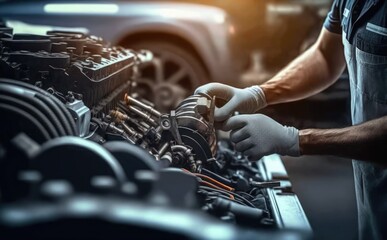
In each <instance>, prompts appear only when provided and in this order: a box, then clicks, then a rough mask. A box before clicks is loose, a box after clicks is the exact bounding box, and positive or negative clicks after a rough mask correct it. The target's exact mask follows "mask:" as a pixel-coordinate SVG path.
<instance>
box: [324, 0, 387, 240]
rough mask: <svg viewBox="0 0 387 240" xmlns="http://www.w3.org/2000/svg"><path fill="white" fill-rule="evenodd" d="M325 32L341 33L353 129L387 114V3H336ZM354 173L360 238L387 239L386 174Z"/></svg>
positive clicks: (375, 169)
mask: <svg viewBox="0 0 387 240" xmlns="http://www.w3.org/2000/svg"><path fill="white" fill-rule="evenodd" d="M324 27H325V28H326V29H327V30H328V31H330V32H333V33H337V34H342V41H343V45H344V54H345V59H346V62H347V68H348V73H349V80H350V86H351V87H350V89H351V115H352V124H354V125H355V124H359V123H362V122H365V121H368V120H371V119H375V118H379V117H382V116H385V115H387V1H383V0H348V1H346V0H342V1H340V0H337V1H334V3H333V6H332V9H331V11H330V12H329V14H328V16H327V18H326V20H325V23H324ZM386 147H387V143H386ZM382 158H384V161H387V159H386V156H382ZM353 171H354V177H355V188H356V198H357V208H358V217H359V239H387V169H385V168H383V167H380V166H378V165H376V164H372V163H367V162H364V161H363V162H362V161H357V160H353Z"/></svg>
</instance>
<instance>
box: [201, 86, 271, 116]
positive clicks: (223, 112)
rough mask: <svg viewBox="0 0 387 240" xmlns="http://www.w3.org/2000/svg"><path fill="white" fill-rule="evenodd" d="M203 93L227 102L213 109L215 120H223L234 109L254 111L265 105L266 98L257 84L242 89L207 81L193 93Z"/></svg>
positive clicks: (246, 111) (241, 111)
mask: <svg viewBox="0 0 387 240" xmlns="http://www.w3.org/2000/svg"><path fill="white" fill-rule="evenodd" d="M198 93H205V94H208V95H210V96H211V97H212V96H216V98H220V99H223V100H226V101H227V103H226V104H225V105H224V106H223V107H221V108H216V109H215V116H214V117H215V121H218V122H220V121H224V120H226V119H227V118H229V117H230V116H231V115H232V114H233V113H234V112H235V111H238V112H240V113H255V112H256V111H258V110H259V109H261V108H264V107H266V105H267V103H266V98H265V94H264V93H263V91H262V89H261V88H260V87H259V86H252V87H248V88H244V89H240V88H235V87H231V86H228V85H225V84H221V83H208V84H206V85H203V86H201V87H199V88H197V89H196V91H195V94H198Z"/></svg>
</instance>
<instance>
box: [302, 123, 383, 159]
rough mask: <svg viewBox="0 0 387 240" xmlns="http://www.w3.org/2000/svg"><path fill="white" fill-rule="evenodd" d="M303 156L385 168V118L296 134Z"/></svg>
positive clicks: (307, 130) (306, 130) (305, 130)
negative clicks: (361, 162)
mask: <svg viewBox="0 0 387 240" xmlns="http://www.w3.org/2000/svg"><path fill="white" fill-rule="evenodd" d="M299 140H300V151H301V154H303V155H315V154H323V155H336V156H341V157H346V158H354V159H359V160H364V161H371V162H376V163H381V164H383V165H387V159H386V157H385V156H386V155H387V116H385V117H382V118H379V119H375V120H372V121H368V122H365V123H363V124H360V125H355V126H351V127H347V128H341V129H304V130H300V131H299Z"/></svg>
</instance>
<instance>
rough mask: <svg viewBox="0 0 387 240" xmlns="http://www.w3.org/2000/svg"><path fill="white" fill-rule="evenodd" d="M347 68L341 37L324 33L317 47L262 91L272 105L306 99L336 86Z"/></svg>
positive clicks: (283, 71) (271, 81)
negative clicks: (345, 67) (331, 86)
mask: <svg viewBox="0 0 387 240" xmlns="http://www.w3.org/2000/svg"><path fill="white" fill-rule="evenodd" d="M344 66H345V61H344V55H343V49H342V44H341V37H340V35H337V34H332V33H329V32H327V31H326V30H323V31H322V34H321V36H320V38H319V40H318V41H317V42H316V44H315V45H313V46H312V47H311V48H310V49H308V50H307V51H306V52H304V53H303V54H302V55H300V56H299V57H298V58H296V59H295V60H294V61H293V62H291V63H290V64H289V65H288V66H287V67H285V69H283V70H282V71H280V72H279V73H278V74H277V75H276V76H274V77H273V78H272V79H271V80H269V81H268V82H266V83H264V84H262V85H261V88H262V90H263V92H264V93H265V96H266V101H267V103H268V104H269V105H270V104H276V103H283V102H289V101H295V100H299V99H303V98H306V97H309V96H312V95H314V94H316V93H318V92H320V91H322V90H324V89H325V88H327V87H328V86H330V85H331V84H332V83H334V82H335V81H336V80H337V78H338V77H339V76H340V74H341V73H342V71H343V69H344Z"/></svg>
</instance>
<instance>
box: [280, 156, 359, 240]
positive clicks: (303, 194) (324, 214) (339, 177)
mask: <svg viewBox="0 0 387 240" xmlns="http://www.w3.org/2000/svg"><path fill="white" fill-rule="evenodd" d="M283 162H284V164H285V167H286V169H287V171H288V174H289V177H290V180H291V182H292V184H293V190H294V191H295V192H296V194H297V195H298V197H299V199H300V201H301V204H302V206H303V208H304V211H305V213H306V215H307V217H308V219H309V222H310V224H311V225H312V228H313V231H314V234H315V239H330V240H336V239H340V240H341V239H357V213H356V200H355V190H354V186H353V172H352V163H351V161H350V160H348V159H343V158H337V157H331V156H305V157H301V158H291V157H283Z"/></svg>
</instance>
